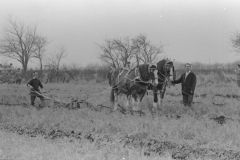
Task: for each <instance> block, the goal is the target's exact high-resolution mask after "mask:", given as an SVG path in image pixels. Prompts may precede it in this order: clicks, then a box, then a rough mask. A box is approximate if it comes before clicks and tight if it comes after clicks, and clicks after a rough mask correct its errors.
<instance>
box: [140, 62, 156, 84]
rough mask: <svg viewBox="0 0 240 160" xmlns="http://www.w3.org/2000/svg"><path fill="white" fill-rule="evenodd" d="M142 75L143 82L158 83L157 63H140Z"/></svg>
mask: <svg viewBox="0 0 240 160" xmlns="http://www.w3.org/2000/svg"><path fill="white" fill-rule="evenodd" d="M138 68H139V72H140V77H141V79H142V81H143V82H146V81H148V82H149V81H150V82H151V83H152V84H153V85H157V84H158V70H157V65H156V64H153V63H148V64H143V65H139V67H138Z"/></svg>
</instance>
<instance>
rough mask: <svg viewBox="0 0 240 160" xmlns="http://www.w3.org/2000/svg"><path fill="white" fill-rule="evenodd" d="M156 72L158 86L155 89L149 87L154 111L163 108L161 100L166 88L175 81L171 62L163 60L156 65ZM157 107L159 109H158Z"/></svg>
mask: <svg viewBox="0 0 240 160" xmlns="http://www.w3.org/2000/svg"><path fill="white" fill-rule="evenodd" d="M157 70H158V85H157V86H156V87H154V86H150V87H149V89H151V90H153V108H154V109H155V110H157V109H160V108H162V107H163V98H164V94H165V91H166V87H167V86H168V85H169V86H170V85H171V84H172V83H171V81H173V80H174V79H175V74H174V65H173V61H170V60H168V59H163V60H161V61H159V62H158V63H157ZM158 105H159V107H160V108H159V107H158Z"/></svg>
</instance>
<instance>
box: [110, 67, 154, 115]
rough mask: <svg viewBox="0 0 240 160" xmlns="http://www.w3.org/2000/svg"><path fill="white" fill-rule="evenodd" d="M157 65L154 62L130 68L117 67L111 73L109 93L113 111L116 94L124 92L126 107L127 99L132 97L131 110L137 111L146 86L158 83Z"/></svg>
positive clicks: (127, 106)
mask: <svg viewBox="0 0 240 160" xmlns="http://www.w3.org/2000/svg"><path fill="white" fill-rule="evenodd" d="M157 72H158V71H157V66H156V65H155V64H141V65H139V66H137V67H135V68H133V69H131V70H129V69H125V68H117V69H116V70H114V71H113V72H112V74H111V86H112V90H111V95H110V101H111V102H112V103H113V111H116V110H117V107H118V96H119V94H124V95H126V97H127V102H126V108H128V109H130V108H129V101H130V99H132V110H133V111H139V107H138V105H139V102H141V100H142V98H143V97H144V95H145V93H146V92H147V88H148V86H149V85H150V84H151V85H153V86H155V85H157V84H158V75H157Z"/></svg>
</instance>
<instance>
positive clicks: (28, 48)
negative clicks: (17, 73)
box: [0, 17, 37, 76]
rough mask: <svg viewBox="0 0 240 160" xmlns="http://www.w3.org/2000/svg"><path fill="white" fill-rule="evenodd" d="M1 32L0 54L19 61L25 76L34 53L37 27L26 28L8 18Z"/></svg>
mask: <svg viewBox="0 0 240 160" xmlns="http://www.w3.org/2000/svg"><path fill="white" fill-rule="evenodd" d="M3 31H4V32H3V36H2V38H1V39H0V54H1V55H3V56H6V57H9V58H11V59H15V60H17V61H19V62H20V63H21V64H22V68H23V75H24V76H26V71H27V66H28V62H29V60H30V59H31V58H32V57H33V54H34V52H35V51H36V45H35V44H36V39H37V26H36V25H32V26H31V25H28V26H27V25H25V24H24V23H23V22H20V21H18V20H13V19H12V18H11V17H10V18H9V19H8V25H7V26H5V27H4V30H3Z"/></svg>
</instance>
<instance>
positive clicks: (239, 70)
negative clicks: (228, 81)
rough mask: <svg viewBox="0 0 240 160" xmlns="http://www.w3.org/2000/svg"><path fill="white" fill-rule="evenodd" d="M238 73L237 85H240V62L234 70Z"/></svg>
mask: <svg viewBox="0 0 240 160" xmlns="http://www.w3.org/2000/svg"><path fill="white" fill-rule="evenodd" d="M234 71H235V73H237V85H238V87H240V64H238V69H235V70H234Z"/></svg>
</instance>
